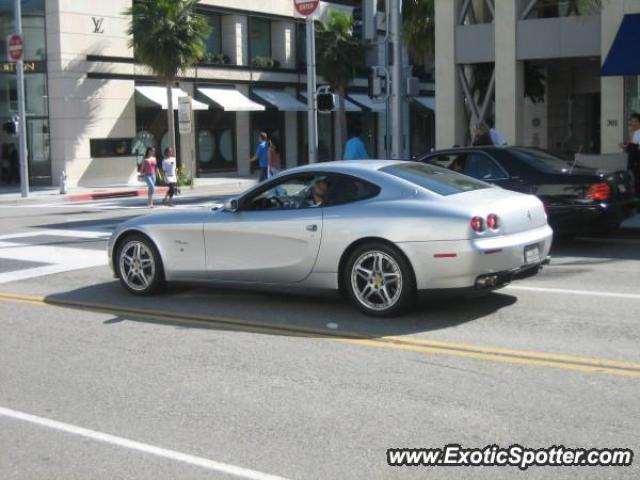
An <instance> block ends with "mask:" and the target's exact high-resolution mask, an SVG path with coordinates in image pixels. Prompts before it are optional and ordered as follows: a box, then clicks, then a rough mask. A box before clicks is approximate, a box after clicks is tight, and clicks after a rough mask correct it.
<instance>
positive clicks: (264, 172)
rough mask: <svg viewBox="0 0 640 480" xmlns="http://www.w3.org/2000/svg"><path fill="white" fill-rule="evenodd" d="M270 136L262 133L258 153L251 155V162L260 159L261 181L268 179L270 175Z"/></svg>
mask: <svg viewBox="0 0 640 480" xmlns="http://www.w3.org/2000/svg"><path fill="white" fill-rule="evenodd" d="M268 138H269V137H268V136H267V134H266V133H264V132H261V133H260V143H259V144H258V148H256V154H255V155H254V156H253V157H251V160H249V161H250V162H255V161H256V160H257V161H258V167H260V178H259V179H258V181H259V182H262V181H263V180H266V179H267V177H268V176H269V142H268V141H267V140H268Z"/></svg>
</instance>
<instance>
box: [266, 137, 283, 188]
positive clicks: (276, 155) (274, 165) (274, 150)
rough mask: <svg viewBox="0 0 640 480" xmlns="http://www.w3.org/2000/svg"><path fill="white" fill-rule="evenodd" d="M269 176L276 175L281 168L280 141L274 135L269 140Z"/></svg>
mask: <svg viewBox="0 0 640 480" xmlns="http://www.w3.org/2000/svg"><path fill="white" fill-rule="evenodd" d="M268 154H269V178H271V177H276V176H278V174H279V173H280V171H281V170H282V155H281V154H280V141H279V139H278V138H276V137H272V138H271V140H269V152H268Z"/></svg>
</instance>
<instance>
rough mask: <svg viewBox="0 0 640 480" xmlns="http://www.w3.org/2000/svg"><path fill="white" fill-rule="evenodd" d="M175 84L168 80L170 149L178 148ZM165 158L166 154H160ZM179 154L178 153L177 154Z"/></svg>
mask: <svg viewBox="0 0 640 480" xmlns="http://www.w3.org/2000/svg"><path fill="white" fill-rule="evenodd" d="M172 84H173V82H172V81H171V80H167V125H168V126H169V147H171V148H173V150H174V151H175V148H176V126H175V123H174V121H173V119H174V114H173V113H174V112H173V85H172ZM160 153H161V154H162V155H163V156H164V152H160ZM176 153H177V152H176Z"/></svg>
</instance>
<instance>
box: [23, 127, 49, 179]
mask: <svg viewBox="0 0 640 480" xmlns="http://www.w3.org/2000/svg"><path fill="white" fill-rule="evenodd" d="M27 151H28V158H29V183H31V184H32V185H51V155H50V146H49V120H48V119H46V118H27Z"/></svg>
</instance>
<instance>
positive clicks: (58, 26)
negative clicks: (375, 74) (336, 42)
mask: <svg viewBox="0 0 640 480" xmlns="http://www.w3.org/2000/svg"><path fill="white" fill-rule="evenodd" d="M23 4H24V7H23V9H24V11H23V26H24V31H25V37H26V38H25V45H26V59H25V71H26V75H25V78H26V90H27V93H26V103H27V118H28V120H27V134H28V135H27V136H28V150H29V167H30V181H31V183H32V184H43V185H56V184H58V182H59V179H60V176H61V175H62V174H63V172H64V174H66V176H67V181H68V184H69V185H70V186H76V185H81V186H99V185H118V184H127V183H135V182H136V181H137V173H136V164H137V161H138V160H139V157H140V155H142V153H143V151H144V149H145V148H146V147H147V146H155V147H156V148H157V149H158V151H164V148H165V147H166V145H167V144H168V140H167V120H166V109H167V105H166V103H167V101H166V92H165V90H164V87H163V86H162V85H160V84H159V83H157V82H156V79H155V78H154V77H153V75H152V74H151V72H150V71H149V69H148V68H146V67H145V66H143V65H140V64H137V63H136V62H135V61H134V58H133V52H132V49H131V48H130V46H129V40H130V39H129V38H128V36H127V34H126V30H127V27H128V24H129V22H130V18H128V17H127V16H126V15H125V14H124V12H125V11H126V9H127V8H129V7H130V6H131V0H111V1H108V2H97V1H91V0H78V1H75V0H74V1H69V0H28V1H25V2H23ZM353 4H354V2H348V1H336V2H321V6H320V13H319V17H318V18H319V19H322V18H323V17H324V16H325V15H326V14H327V12H328V10H329V9H330V8H335V9H342V10H345V11H348V12H350V10H351V6H352V5H353ZM12 6H13V0H0V28H2V32H0V33H1V35H0V41H3V39H4V38H6V34H7V33H8V32H10V31H12V29H13V8H12ZM199 9H200V11H201V13H202V14H204V15H206V17H207V20H208V21H209V23H210V25H211V31H212V33H211V36H210V37H209V38H208V40H207V44H206V48H207V53H206V56H205V58H204V59H203V61H202V63H200V64H198V65H197V66H195V67H193V68H190V69H188V71H186V72H184V73H183V74H182V75H181V77H180V78H179V81H178V82H177V83H176V85H175V86H174V90H173V97H174V98H173V100H174V102H173V103H174V106H176V107H177V104H178V98H179V97H181V96H184V95H188V96H190V97H191V98H192V99H193V128H192V129H191V133H189V134H181V135H178V139H177V142H178V143H177V147H178V148H177V149H178V160H179V162H180V163H181V164H182V165H183V166H184V167H185V170H188V171H189V173H192V174H193V175H195V176H198V177H207V176H218V175H225V176H227V175H242V176H245V175H249V174H250V173H251V166H250V163H249V158H250V157H251V156H252V153H253V151H254V150H255V145H256V142H257V134H258V132H260V131H266V132H267V133H268V134H270V135H271V136H273V137H275V138H276V139H278V141H279V143H280V146H281V150H282V154H283V155H282V156H283V161H284V162H285V164H286V166H287V167H292V166H295V165H299V164H304V163H306V162H307V145H306V136H307V127H306V124H307V118H306V111H307V106H306V100H305V97H304V94H305V93H306V76H305V71H306V70H305V67H306V58H305V51H306V48H305V32H304V21H303V19H301V18H299V17H298V16H297V15H296V14H295V12H294V6H293V2H292V0H269V1H261V2H244V1H238V0H202V1H201V2H200V4H199ZM14 68H15V67H14V65H13V64H10V63H3V64H2V68H1V69H0V102H1V106H2V110H1V111H0V121H6V120H7V119H9V118H11V116H13V115H14V114H15V111H16V100H17V99H16V96H17V95H16V84H15V70H13V69H14ZM320 81H321V79H320ZM423 90H424V94H425V95H428V94H431V95H432V91H433V84H432V83H423ZM346 100H347V101H346V105H347V121H348V123H349V122H358V123H360V124H362V126H363V130H364V137H365V138H364V140H365V143H366V144H367V147H368V149H369V154H370V155H371V156H382V155H383V153H384V150H385V144H384V137H385V126H386V120H385V109H384V105H380V104H379V103H376V102H373V101H371V99H370V98H369V97H368V96H367V94H366V80H365V78H364V76H363V78H359V79H357V80H356V81H354V83H353V85H352V86H351V87H350V89H349V93H348V98H347V99H346ZM432 103H433V102H432V101H431V102H430V101H429V99H428V98H427V97H425V98H424V99H422V102H417V101H414V102H411V105H410V106H409V105H408V108H407V111H408V112H411V113H410V120H411V122H410V124H409V125H410V128H409V130H408V132H407V155H409V154H411V153H412V152H413V153H415V154H417V153H422V152H423V151H428V150H429V149H430V148H431V147H432V145H433V140H432V137H433V135H432V132H433V131H434V113H433V111H432V108H433V105H432ZM409 107H410V108H409ZM429 107H431V108H429ZM334 116H335V115H334V114H321V115H319V118H318V123H319V137H320V138H319V159H320V160H331V159H334V158H336V157H337V156H339V152H340V151H341V149H342V146H341V145H335V142H334V133H333V132H334V123H335V119H334ZM176 119H177V112H176ZM14 144H16V139H15V138H13V137H11V136H9V135H7V134H5V133H4V132H2V133H0V145H2V152H1V153H2V155H3V158H10V157H11V154H12V150H13V145H14Z"/></svg>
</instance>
